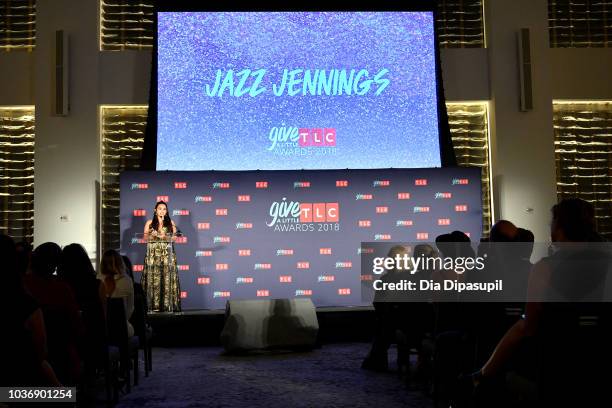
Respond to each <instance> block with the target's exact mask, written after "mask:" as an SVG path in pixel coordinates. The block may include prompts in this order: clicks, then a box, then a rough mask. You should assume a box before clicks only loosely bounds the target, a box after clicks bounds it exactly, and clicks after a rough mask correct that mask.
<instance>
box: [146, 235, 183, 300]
mask: <svg viewBox="0 0 612 408" xmlns="http://www.w3.org/2000/svg"><path fill="white" fill-rule="evenodd" d="M162 230H163V231H164V233H165V227H164V228H162ZM141 283H142V287H143V289H144V291H145V293H146V295H147V303H148V310H149V312H180V311H181V297H180V293H181V289H180V286H179V279H178V268H177V265H176V255H175V253H174V243H173V242H168V241H167V240H164V239H162V238H158V237H151V238H150V239H149V242H148V243H147V253H146V255H145V260H144V271H143V274H142V280H141Z"/></svg>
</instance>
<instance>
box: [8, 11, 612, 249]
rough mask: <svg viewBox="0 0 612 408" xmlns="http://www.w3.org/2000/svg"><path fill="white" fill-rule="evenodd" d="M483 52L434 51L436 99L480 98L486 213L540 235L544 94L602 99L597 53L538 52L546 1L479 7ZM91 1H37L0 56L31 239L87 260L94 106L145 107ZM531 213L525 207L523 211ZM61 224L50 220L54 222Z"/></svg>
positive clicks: (551, 177)
mask: <svg viewBox="0 0 612 408" xmlns="http://www.w3.org/2000/svg"><path fill="white" fill-rule="evenodd" d="M485 11H486V31H487V32H486V36H487V47H488V48H487V49H471V50H470V49H465V50H461V49H458V50H442V52H441V58H442V70H443V78H444V85H445V89H446V96H447V100H449V101H466V100H490V101H491V103H490V107H491V131H492V134H491V139H492V156H493V169H492V171H493V176H494V183H495V186H494V193H495V196H494V200H495V207H496V218H497V219H499V218H507V219H510V220H512V221H514V222H516V223H517V224H518V225H521V226H523V227H527V228H530V229H531V230H533V231H534V233H535V235H536V239H537V240H546V239H547V238H548V220H549V216H550V215H549V209H550V206H551V205H552V204H553V203H554V202H555V201H556V198H555V174H554V156H553V133H552V99H557V98H564V99H612V81H610V80H609V73H610V72H612V71H611V69H610V68H611V67H612V53H611V52H610V51H609V49H549V48H548V22H547V0H514V1H499V0H490V1H486V2H485ZM98 14H99V9H98V1H97V0H38V1H37V24H36V26H37V27H36V28H37V42H36V48H35V51H34V52H31V53H27V52H10V53H6V52H2V53H0V105H24V104H35V105H36V155H35V160H36V165H35V171H36V173H35V215H34V217H35V220H34V235H35V244H36V245H38V244H39V243H42V242H45V241H49V240H53V241H56V242H58V243H60V244H62V245H63V244H67V243H70V242H80V243H82V244H83V245H84V246H85V247H86V249H87V250H88V251H89V252H90V255H91V256H92V257H94V256H95V250H96V247H97V236H98V233H97V231H96V228H97V217H96V208H97V203H96V191H95V188H96V187H95V186H96V182H99V180H100V163H99V146H100V144H99V123H98V122H99V118H98V112H99V110H98V108H99V105H101V104H146V103H147V98H148V86H149V78H150V63H151V53H150V52H148V51H123V52H100V51H98V18H99V17H98ZM522 27H529V28H530V29H531V36H532V47H533V53H532V56H533V60H534V84H535V88H534V102H535V108H534V110H533V111H531V112H526V113H523V112H519V110H518V98H519V93H518V70H517V48H516V33H517V30H518V29H519V28H522ZM57 29H63V30H65V31H66V32H67V33H68V34H69V36H70V102H71V112H70V114H69V115H68V116H66V117H53V116H51V96H52V93H51V91H52V89H51V87H52V83H53V82H52V72H53V71H52V68H53V67H52V59H51V57H52V51H53V39H54V32H55V30H57ZM527 208H531V209H533V211H532V212H527V211H526V209H527ZM64 214H65V215H68V216H69V221H68V222H60V220H59V217H60V215H64Z"/></svg>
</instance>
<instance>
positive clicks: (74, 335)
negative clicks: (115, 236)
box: [25, 242, 83, 384]
mask: <svg viewBox="0 0 612 408" xmlns="http://www.w3.org/2000/svg"><path fill="white" fill-rule="evenodd" d="M60 254H61V249H60V247H59V246H58V245H57V244H55V243H53V242H46V243H44V244H41V245H39V246H38V247H37V248H36V249H35V250H34V252H33V253H32V265H31V273H30V274H28V275H26V277H25V286H26V289H27V291H28V292H30V294H31V295H32V296H33V297H34V299H36V301H37V302H38V303H39V304H40V306H41V308H42V311H43V316H44V320H45V327H46V329H47V335H48V337H47V342H48V346H49V361H50V362H51V365H52V366H53V368H54V369H55V372H56V373H57V375H58V378H59V379H60V381H62V383H64V384H76V383H77V382H78V381H79V376H80V366H81V363H80V357H79V353H78V344H79V340H80V336H81V335H82V334H83V326H82V323H81V319H80V316H79V308H78V305H77V302H76V299H75V296H74V293H73V291H72V289H71V288H70V286H69V285H68V284H67V283H65V282H62V281H61V280H59V278H58V277H57V276H54V275H53V274H54V273H55V271H56V268H57V265H58V263H59V259H60Z"/></svg>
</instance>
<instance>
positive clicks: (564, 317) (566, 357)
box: [472, 199, 610, 406]
mask: <svg viewBox="0 0 612 408" xmlns="http://www.w3.org/2000/svg"><path fill="white" fill-rule="evenodd" d="M551 239H552V241H553V243H554V244H555V246H556V247H557V248H558V250H557V252H556V253H554V254H553V255H552V256H549V257H547V258H544V259H542V260H541V261H539V262H538V263H536V264H535V265H534V266H533V268H532V271H531V273H530V274H529V286H528V291H527V292H528V293H527V299H528V302H527V304H526V307H525V314H524V317H523V318H522V319H520V320H519V321H517V322H516V323H515V324H514V326H512V327H511V328H510V329H509V330H508V332H507V333H506V334H505V335H504V337H503V338H502V339H501V340H500V342H499V344H498V345H497V347H496V348H495V351H494V352H493V354H492V355H491V357H490V358H489V360H488V361H487V362H486V363H485V364H484V366H483V367H482V368H481V369H480V370H479V371H477V372H476V373H474V374H472V383H473V384H474V385H479V384H481V383H482V384H483V385H484V384H488V385H489V386H490V387H488V388H495V387H494V385H497V386H498V387H499V386H500V384H499V380H500V379H503V376H500V374H502V373H505V372H507V371H508V370H514V371H516V372H519V373H527V377H532V378H533V379H534V381H535V382H536V383H537V385H538V387H539V389H538V393H539V398H540V403H545V404H554V405H555V406H570V405H567V404H571V406H591V405H589V403H588V402H587V401H595V400H594V399H593V400H592V398H597V396H598V395H599V396H601V395H602V393H603V392H604V391H605V389H606V385H605V381H604V380H605V376H604V375H603V371H601V372H599V371H598V369H600V368H606V369H609V366H608V364H610V347H609V344H604V343H602V342H605V341H608V340H604V339H603V338H602V336H601V333H606V334H607V336H606V337H607V338H608V339H609V334H610V333H609V328H608V329H604V327H605V325H606V322H605V321H606V320H607V319H609V316H607V310H606V309H607V308H605V307H604V306H606V304H605V303H603V302H601V301H600V302H593V300H587V301H585V300H580V299H578V298H577V297H576V295H580V293H578V291H582V290H583V287H585V286H590V287H589V288H587V291H586V292H589V291H592V290H597V287H598V286H603V285H604V284H605V275H606V273H607V269H608V267H609V256H606V255H608V254H606V253H605V251H604V252H599V253H598V248H600V247H601V244H599V245H598V244H592V243H601V242H603V239H602V237H601V236H600V235H599V234H597V232H596V230H595V213H594V208H593V206H592V205H591V204H590V203H588V202H586V201H584V200H580V199H566V200H563V201H561V202H560V203H559V204H556V205H555V206H553V208H552V223H551ZM584 243H591V244H584ZM585 254H586V255H587V256H586V257H585V256H584V255H585ZM576 261H577V262H576ZM576 266H578V268H577V267H576ZM601 277H603V280H602V279H600V278H601ZM586 292H585V291H583V292H582V293H586ZM551 295H553V296H554V297H553V298H551ZM572 298H573V299H572ZM562 299H565V300H562ZM577 299H578V300H577ZM570 300H573V301H572V302H570ZM585 310H588V311H587V313H588V314H589V315H592V316H591V317H594V316H597V318H598V319H597V320H594V321H591V323H592V324H591V325H590V326H589V327H586V326H585V327H581V325H579V324H575V321H574V320H576V321H577V320H579V319H578V317H579V316H580V315H582V312H583V311H585ZM593 323H595V324H593ZM597 323H598V324H597ZM607 323H608V324H609V322H607ZM600 328H602V330H608V331H607V332H606V331H599V330H600ZM591 332H593V333H597V334H596V335H595V336H590V337H589V340H588V342H587V343H588V344H583V342H582V340H583V339H584V335H585V334H586V335H587V336H589V335H590V333H591ZM529 339H532V341H529V342H526V341H527V340H529ZM551 357H552V358H551ZM534 362H538V364H536V365H535V366H533V364H534ZM520 364H522V365H524V366H523V367H517V365H520ZM496 380H497V381H496ZM502 382H503V381H502ZM502 386H503V385H502ZM484 388H485V389H486V388H487V387H484ZM600 402H601V401H600ZM559 404H560V405H559ZM547 406H548V405H547ZM551 406H552V405H551Z"/></svg>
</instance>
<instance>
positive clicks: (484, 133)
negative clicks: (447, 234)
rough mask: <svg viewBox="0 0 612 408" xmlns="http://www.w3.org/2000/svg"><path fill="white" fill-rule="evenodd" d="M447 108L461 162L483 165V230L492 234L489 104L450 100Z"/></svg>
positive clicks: (477, 165) (470, 164)
mask: <svg viewBox="0 0 612 408" xmlns="http://www.w3.org/2000/svg"><path fill="white" fill-rule="evenodd" d="M446 109H447V111H448V123H449V125H450V130H451V137H452V139H453V147H454V149H455V156H456V157H457V164H458V165H459V166H470V167H480V168H482V228H483V231H482V232H483V234H484V236H488V233H489V229H490V227H491V218H492V216H491V189H490V174H491V167H490V163H489V125H488V112H487V109H488V105H487V103H486V102H483V103H469V104H463V103H447V104H446Z"/></svg>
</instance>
